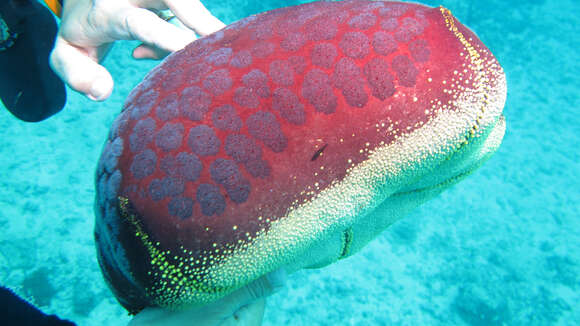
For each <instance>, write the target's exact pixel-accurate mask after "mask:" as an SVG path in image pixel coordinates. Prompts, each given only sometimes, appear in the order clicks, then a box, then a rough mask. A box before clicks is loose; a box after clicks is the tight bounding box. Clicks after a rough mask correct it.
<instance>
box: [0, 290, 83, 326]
mask: <svg viewBox="0 0 580 326" xmlns="http://www.w3.org/2000/svg"><path fill="white" fill-rule="evenodd" d="M0 325H6V326H9V325H14V326H16V325H18V326H75V323H73V322H70V321H68V320H62V319H60V318H58V317H56V316H54V315H46V314H44V313H43V312H42V311H40V310H38V309H37V308H36V307H34V306H33V305H31V304H30V303H28V302H26V301H25V300H23V299H21V298H20V297H18V296H17V295H16V294H14V292H12V291H10V290H9V289H7V288H5V287H3V286H0Z"/></svg>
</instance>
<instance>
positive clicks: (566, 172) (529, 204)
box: [0, 0, 580, 325]
mask: <svg viewBox="0 0 580 326" xmlns="http://www.w3.org/2000/svg"><path fill="white" fill-rule="evenodd" d="M223 3H224V2H222V1H213V3H210V2H206V4H207V5H208V7H209V8H210V9H211V10H212V11H213V12H214V13H215V14H216V15H218V16H219V17H220V18H221V19H223V20H224V21H225V22H227V23H231V22H233V21H235V20H237V19H240V18H243V17H245V16H248V15H250V14H253V13H256V12H259V11H263V10H266V9H272V8H276V7H280V6H282V5H284V4H285V3H286V4H296V3H297V2H291V3H290V2H288V1H261V2H260V3H261V4H258V1H247V0H230V1H227V5H224V4H223ZM428 4H430V5H438V4H443V5H444V6H446V7H448V8H450V9H451V10H452V12H453V13H454V14H455V15H456V16H457V17H458V18H459V19H460V20H461V21H462V22H463V23H465V24H466V25H468V26H470V27H471V28H472V29H473V30H475V31H476V33H477V34H478V35H479V37H480V38H481V39H482V40H483V41H484V43H485V44H486V45H487V46H488V47H489V48H490V49H491V50H492V52H493V53H494V54H495V55H496V56H497V58H498V59H499V61H500V63H501V64H502V65H503V67H504V69H505V72H506V74H507V79H508V89H509V91H508V100H507V105H506V108H505V112H504V114H505V116H506V118H507V133H506V136H505V139H504V143H503V145H502V147H501V148H500V150H499V151H498V153H497V154H496V155H495V156H494V157H493V158H492V159H491V160H490V161H489V162H488V163H487V164H485V165H484V166H483V168H481V169H480V170H479V171H477V172H476V173H474V174H473V175H472V176H470V177H469V178H468V179H466V180H465V181H463V182H461V183H460V184H458V185H456V186H454V187H452V188H451V189H449V190H447V191H446V192H444V193H443V194H442V195H441V196H439V197H438V198H436V199H434V200H432V201H430V202H429V203H427V204H425V205H424V206H422V207H420V208H418V209H417V210H415V211H414V212H413V213H412V214H411V215H410V216H408V217H407V218H405V219H404V220H402V221H400V222H398V223H396V224H395V225H394V226H392V227H391V228H389V229H388V230H386V231H385V232H384V233H383V234H382V235H381V236H380V237H378V238H377V239H376V240H375V241H373V242H372V243H370V244H369V245H368V247H366V248H365V249H364V250H363V251H362V252H360V253H358V254H357V255H355V256H353V257H351V258H348V259H345V260H343V261H341V262H339V263H336V264H334V265H332V266H329V267H326V268H324V269H320V270H308V271H301V272H298V273H296V274H293V275H290V277H289V279H288V282H287V286H286V288H284V289H283V290H281V291H279V292H278V293H276V294H274V295H273V296H271V297H270V298H269V299H268V303H267V307H266V314H265V318H264V325H580V309H579V308H578V307H580V203H579V201H580V182H579V181H580V180H579V179H580V178H579V177H580V166H579V163H578V162H579V160H580V154H579V150H578V148H579V147H580V116H579V114H580V100H579V95H580V82H579V74H580V63H579V62H580V56H579V55H578V49H580V37H579V35H580V34H579V32H580V29H579V27H578V26H580V4H579V3H578V2H577V1H573V0H562V1H540V0H535V1H519V2H515V1H503V0H490V1H458V0H454V1H452V0H449V1H442V2H441V3H439V2H436V1H429V2H428ZM257 6H261V7H257ZM134 45H135V44H134V43H124V44H118V45H117V46H116V47H115V49H114V50H113V51H112V53H110V55H109V57H108V59H107V61H106V62H105V65H106V66H107V67H108V68H109V69H110V71H111V72H112V73H113V77H114V78H115V81H116V83H117V84H116V88H115V91H114V93H113V95H112V97H111V98H110V99H109V100H108V101H106V102H104V103H94V102H91V101H89V100H88V99H86V98H84V97H83V96H80V95H78V94H75V93H74V92H72V91H70V90H69V100H68V104H67V106H66V108H65V109H64V111H63V112H61V113H60V114H58V115H57V116H55V117H53V118H51V119H49V120H48V121H46V122H42V123H38V124H29V123H23V122H20V121H18V120H16V119H15V118H13V117H12V116H11V115H10V114H9V113H8V112H7V111H6V110H4V109H2V110H0V230H1V232H0V282H1V283H2V284H4V285H7V286H10V287H12V288H14V289H15V290H16V291H17V292H18V293H20V294H22V295H25V296H27V297H28V298H31V299H32V300H34V301H35V302H36V304H38V305H39V306H41V307H42V309H43V310H44V311H46V312H49V313H56V314H58V315H60V316H61V317H65V318H69V319H71V320H74V321H75V322H77V323H78V324H79V325H124V324H126V322H127V321H128V320H129V318H128V317H127V315H126V313H125V312H124V310H123V309H122V308H121V307H120V306H119V305H118V304H117V303H116V301H115V299H114V297H113V296H112V294H111V292H110V291H109V290H108V288H107V287H106V285H105V283H104V281H103V278H102V277H101V273H100V271H99V267H98V265H97V261H96V258H95V248H94V244H93V232H92V229H93V223H94V216H93V198H94V195H95V190H94V185H93V178H94V170H95V166H96V162H97V159H98V156H99V153H100V150H101V147H102V144H103V142H104V140H105V138H106V135H107V132H108V128H109V125H110V124H111V122H112V120H113V118H114V117H115V115H116V114H117V113H118V112H119V110H120V108H121V106H122V103H123V101H124V98H125V97H126V96H127V94H128V93H129V91H130V90H131V89H132V87H134V86H135V85H136V84H137V83H138V82H139V81H140V79H141V78H142V77H143V76H144V75H145V74H146V72H147V71H148V70H149V69H151V67H152V66H153V65H155V64H156V63H155V62H136V61H133V60H132V59H131V58H130V49H131V47H132V46H134Z"/></svg>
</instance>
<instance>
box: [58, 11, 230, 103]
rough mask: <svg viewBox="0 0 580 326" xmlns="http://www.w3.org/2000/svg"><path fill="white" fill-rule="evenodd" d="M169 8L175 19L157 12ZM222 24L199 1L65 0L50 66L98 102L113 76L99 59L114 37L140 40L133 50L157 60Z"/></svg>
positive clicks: (105, 94) (110, 86) (140, 56)
mask: <svg viewBox="0 0 580 326" xmlns="http://www.w3.org/2000/svg"><path fill="white" fill-rule="evenodd" d="M167 9H170V10H171V11H172V12H173V14H175V16H176V19H173V21H177V22H176V23H183V25H185V26H187V27H188V28H189V29H187V28H181V27H178V26H176V25H174V24H171V23H169V22H167V21H165V20H163V19H162V18H160V17H159V16H157V14H156V12H160V11H161V10H167ZM223 27H224V24H223V23H222V22H221V21H220V20H218V19H217V18H216V17H214V16H212V14H211V13H210V12H209V11H208V10H207V9H206V8H205V7H204V6H203V4H202V3H201V2H200V1H199V0H188V1H183V0H67V1H65V2H64V8H63V15H62V20H61V25H60V29H59V32H58V36H57V38H56V42H55V47H54V49H53V51H52V53H51V56H50V64H51V67H52V69H53V70H54V71H55V72H56V74H57V75H59V76H60V78H61V79H62V80H64V82H65V83H67V84H68V85H69V86H70V87H71V88H72V89H74V90H76V91H78V92H80V93H83V94H86V95H87V96H88V97H89V98H90V99H92V100H96V101H102V100H105V99H106V98H108V97H109V96H110V95H111V92H112V90H113V78H112V77H111V74H110V73H109V72H108V71H107V70H106V69H105V67H103V66H102V65H100V64H99V62H100V61H101V60H102V59H103V58H104V56H105V55H106V53H107V52H108V50H109V48H110V47H111V45H112V44H113V42H114V41H117V40H139V41H141V42H143V44H141V45H140V46H138V47H137V48H135V50H134V51H133V57H134V58H136V59H144V58H148V59H159V58H162V57H164V56H165V55H167V54H168V53H169V52H173V51H177V50H180V49H182V48H183V47H185V46H186V45H187V44H189V43H190V42H191V41H193V40H195V34H194V32H195V33H197V34H198V35H202V36H203V35H207V34H211V33H213V32H215V31H217V30H219V29H221V28H223Z"/></svg>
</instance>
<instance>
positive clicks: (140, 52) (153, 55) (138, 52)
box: [133, 44, 170, 60]
mask: <svg viewBox="0 0 580 326" xmlns="http://www.w3.org/2000/svg"><path fill="white" fill-rule="evenodd" d="M169 53H170V52H167V51H165V50H161V49H159V48H157V47H153V46H150V45H147V44H141V45H139V46H138V47H136V48H135V49H134V50H133V58H135V59H151V60H159V59H162V58H165V57H166V56H167V55H168V54H169Z"/></svg>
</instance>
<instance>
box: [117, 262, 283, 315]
mask: <svg viewBox="0 0 580 326" xmlns="http://www.w3.org/2000/svg"><path fill="white" fill-rule="evenodd" d="M285 282H286V272H285V271H284V270H283V269H279V270H277V271H274V272H272V273H270V274H267V275H265V276H263V277H261V278H259V279H257V280H255V281H254V282H252V283H250V284H248V285H246V286H244V287H243V288H241V289H238V290H236V291H235V292H233V293H231V294H230V295H228V296H226V297H224V298H222V299H220V300H218V301H216V302H213V303H210V304H208V305H205V306H202V307H195V308H191V309H184V310H179V311H169V310H167V309H163V308H153V307H150V308H145V309H143V310H142V311H141V312H140V313H138V314H137V315H136V316H135V317H134V318H133V319H132V320H131V321H130V322H129V325H128V326H183V325H195V326H218V325H219V326H229V325H232V326H233V325H239V326H242V325H243V326H259V325H261V324H262V317H263V315H264V306H265V304H266V297H267V296H269V295H270V294H272V293H273V292H275V291H277V290H278V289H280V288H282V287H283V286H284V283H285Z"/></svg>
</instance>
